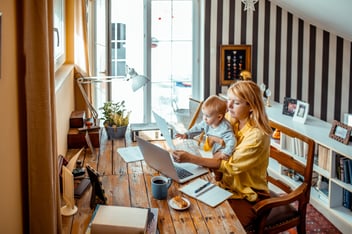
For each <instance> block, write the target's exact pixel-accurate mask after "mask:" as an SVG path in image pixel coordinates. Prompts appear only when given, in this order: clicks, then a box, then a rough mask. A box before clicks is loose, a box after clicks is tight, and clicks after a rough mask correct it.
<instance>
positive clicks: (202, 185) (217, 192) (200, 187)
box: [179, 179, 232, 207]
mask: <svg viewBox="0 0 352 234" xmlns="http://www.w3.org/2000/svg"><path fill="white" fill-rule="evenodd" d="M179 190H180V191H181V192H183V193H185V194H187V195H189V196H191V197H193V198H195V199H197V200H199V201H201V202H203V203H205V204H207V205H209V206H211V207H216V206H217V205H219V204H220V203H222V202H223V201H225V200H226V199H228V198H229V197H230V196H231V195H232V193H231V192H229V191H227V190H225V189H223V188H220V187H219V186H217V185H215V184H213V183H209V182H208V181H206V180H203V179H196V180H194V181H192V182H191V183H189V184H187V185H185V186H183V187H181V188H180V189H179Z"/></svg>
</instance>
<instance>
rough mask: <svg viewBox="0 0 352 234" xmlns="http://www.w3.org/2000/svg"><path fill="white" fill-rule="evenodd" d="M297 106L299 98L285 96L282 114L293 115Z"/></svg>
mask: <svg viewBox="0 0 352 234" xmlns="http://www.w3.org/2000/svg"><path fill="white" fill-rule="evenodd" d="M296 107H297V99H295V98H290V97H285V98H284V105H283V107H282V114H284V115H288V116H291V117H293V115H294V114H295V110H296Z"/></svg>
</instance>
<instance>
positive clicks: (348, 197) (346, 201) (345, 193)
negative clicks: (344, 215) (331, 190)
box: [342, 188, 352, 209]
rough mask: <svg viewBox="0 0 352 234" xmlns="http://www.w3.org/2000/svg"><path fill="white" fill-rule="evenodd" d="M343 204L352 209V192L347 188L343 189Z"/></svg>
mask: <svg viewBox="0 0 352 234" xmlns="http://www.w3.org/2000/svg"><path fill="white" fill-rule="evenodd" d="M342 196H343V197H342V206H343V207H345V208H347V209H351V199H352V193H351V192H350V191H348V190H347V189H344V188H343V189H342Z"/></svg>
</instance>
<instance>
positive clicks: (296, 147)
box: [280, 133, 308, 158]
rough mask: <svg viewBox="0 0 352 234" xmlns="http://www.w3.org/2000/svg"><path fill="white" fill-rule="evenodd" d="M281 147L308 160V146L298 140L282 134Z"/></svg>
mask: <svg viewBox="0 0 352 234" xmlns="http://www.w3.org/2000/svg"><path fill="white" fill-rule="evenodd" d="M280 147H281V149H285V150H287V151H289V152H291V153H292V154H294V155H297V156H300V157H303V158H307V153H308V144H307V143H306V142H304V141H302V140H300V139H298V138H295V137H291V136H288V135H286V134H284V133H281V135H280Z"/></svg>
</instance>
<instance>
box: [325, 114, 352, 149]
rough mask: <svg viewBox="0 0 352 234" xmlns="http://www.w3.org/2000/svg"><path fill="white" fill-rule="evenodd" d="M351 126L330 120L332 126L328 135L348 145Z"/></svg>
mask: <svg viewBox="0 0 352 234" xmlns="http://www.w3.org/2000/svg"><path fill="white" fill-rule="evenodd" d="M351 131H352V127H351V126H348V125H346V124H343V123H341V122H339V121H337V120H334V121H333V122H332V127H331V130H330V134H329V137H331V138H332V139H334V140H337V141H339V142H341V143H344V144H346V145H348V143H349V141H350V136H351Z"/></svg>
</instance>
